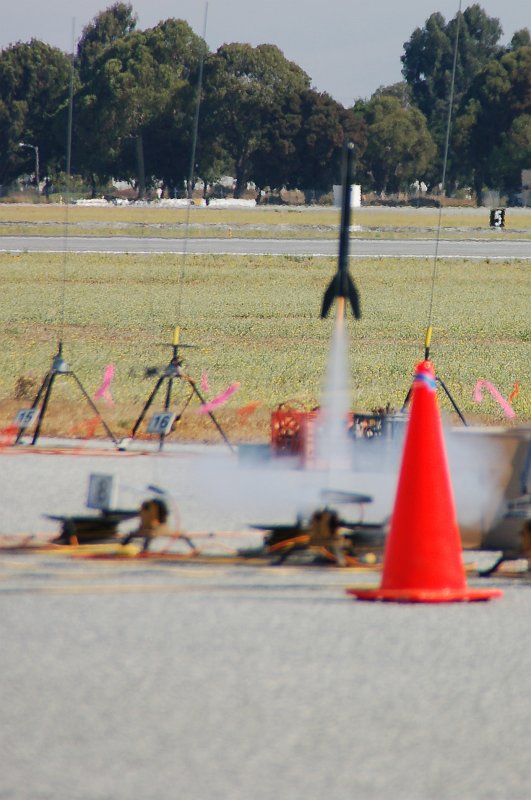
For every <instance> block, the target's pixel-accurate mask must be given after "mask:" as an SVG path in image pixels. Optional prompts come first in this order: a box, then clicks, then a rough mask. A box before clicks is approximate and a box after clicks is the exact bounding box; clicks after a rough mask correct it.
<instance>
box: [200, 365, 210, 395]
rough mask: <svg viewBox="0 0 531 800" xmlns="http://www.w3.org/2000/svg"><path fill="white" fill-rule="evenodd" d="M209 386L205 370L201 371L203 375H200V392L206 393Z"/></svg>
mask: <svg viewBox="0 0 531 800" xmlns="http://www.w3.org/2000/svg"><path fill="white" fill-rule="evenodd" d="M209 389H210V386H209V385H208V375H207V374H206V372H205V370H203V374H202V375H201V391H202V392H208V390H209Z"/></svg>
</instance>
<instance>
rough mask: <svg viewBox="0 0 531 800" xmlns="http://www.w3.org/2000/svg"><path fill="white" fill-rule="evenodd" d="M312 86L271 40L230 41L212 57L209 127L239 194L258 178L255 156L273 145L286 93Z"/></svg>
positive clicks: (207, 75) (206, 113) (207, 67)
mask: <svg viewBox="0 0 531 800" xmlns="http://www.w3.org/2000/svg"><path fill="white" fill-rule="evenodd" d="M309 86H310V78H309V77H308V75H307V74H306V73H305V72H304V70H302V69H301V67H299V66H298V65H297V64H295V63H293V62H292V61H288V59H286V58H285V56H284V55H283V53H282V52H281V50H279V49H278V47H275V46H274V45H271V44H262V45H258V46H257V47H251V46H250V45H248V44H226V45H223V46H222V47H220V48H219V49H218V50H217V52H216V53H215V54H214V55H213V56H212V57H211V58H210V59H208V61H207V63H206V64H205V103H204V110H203V119H204V120H205V130H206V127H207V126H208V128H209V129H210V132H211V133H210V135H211V136H213V135H215V136H216V138H217V140H218V143H219V144H220V145H221V146H222V148H223V150H224V151H225V153H226V154H227V155H228V156H229V157H230V158H231V159H232V161H233V163H234V173H235V178H236V186H237V188H236V194H237V196H239V195H240V194H241V193H242V192H243V191H244V189H245V187H246V184H247V182H248V181H249V180H250V179H251V178H252V177H253V159H254V158H255V157H257V154H258V153H259V152H260V151H262V152H264V151H265V152H267V149H268V147H270V145H271V126H272V125H276V124H277V121H278V120H279V119H280V118H281V117H282V108H283V107H284V108H286V103H287V102H288V101H287V98H288V97H290V96H292V95H294V94H296V93H297V92H303V91H304V90H306V89H308V88H309ZM284 116H285V115H284ZM284 121H285V120H284ZM287 133H288V132H285V134H284V135H287ZM279 135H280V136H281V137H282V135H283V134H282V132H281V131H280V130H279ZM288 138H289V137H288ZM284 141H285V142H286V143H287V142H288V139H287V138H285V139H284Z"/></svg>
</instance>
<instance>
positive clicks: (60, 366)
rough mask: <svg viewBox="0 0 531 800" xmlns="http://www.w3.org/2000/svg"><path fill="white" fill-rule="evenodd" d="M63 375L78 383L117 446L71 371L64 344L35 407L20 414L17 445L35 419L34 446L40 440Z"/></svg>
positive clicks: (106, 426)
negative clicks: (53, 395) (52, 399)
mask: <svg viewBox="0 0 531 800" xmlns="http://www.w3.org/2000/svg"><path fill="white" fill-rule="evenodd" d="M61 375H66V376H70V377H71V378H73V379H74V381H75V382H76V383H77V385H78V387H79V389H80V391H81V394H82V395H83V397H84V398H85V400H86V401H87V403H88V404H89V406H90V407H91V409H92V410H93V411H94V414H95V415H96V416H97V417H98V419H99V420H100V422H101V424H102V425H103V427H104V428H105V431H106V433H107V435H108V436H109V437H110V439H112V441H113V443H114V444H115V445H117V444H118V440H117V439H116V437H115V436H114V434H113V432H112V431H111V429H110V428H109V426H108V425H107V423H106V422H105V420H104V419H103V417H102V416H101V414H100V412H99V410H98V408H97V406H96V404H95V403H94V401H93V400H92V398H91V397H90V395H89V394H88V393H87V391H86V390H85V387H84V386H83V384H82V383H81V381H80V380H79V378H78V377H77V375H76V373H75V372H74V371H73V370H71V369H70V367H69V366H68V364H67V363H66V361H65V360H64V358H63V343H62V342H59V347H58V350H57V354H56V355H55V356H54V358H53V361H52V366H51V368H50V369H49V370H48V372H47V373H46V375H45V376H44V380H43V382H42V384H41V386H40V388H39V391H38V392H37V395H36V397H35V400H34V401H33V405H32V406H31V408H30V409H29V410H27V411H22V412H20V414H19V417H18V420H19V425H20V427H19V431H18V434H17V438H16V439H15V444H18V443H19V442H20V440H21V438H22V436H23V435H24V433H25V432H26V430H27V429H28V428H30V427H31V425H32V424H33V421H34V420H35V418H37V424H36V425H35V431H34V433H33V439H32V441H31V444H32V445H34V444H35V443H36V442H37V439H38V438H39V434H40V432H41V425H42V423H43V420H44V417H45V415H46V411H47V409H48V403H49V402H50V397H51V394H52V389H53V386H54V382H55V379H56V378H57V377H59V376H61Z"/></svg>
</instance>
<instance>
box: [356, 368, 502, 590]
mask: <svg viewBox="0 0 531 800" xmlns="http://www.w3.org/2000/svg"><path fill="white" fill-rule="evenodd" d="M436 388H437V383H436V379H435V372H434V369H433V365H432V363H431V362H430V361H423V362H421V363H420V364H418V365H417V368H416V370H415V379H414V382H413V392H412V403H411V415H410V419H409V424H408V427H407V432H406V439H405V443H404V451H403V454H402V463H401V466H400V475H399V480H398V488H397V494H396V499H395V505H394V509H393V514H392V518H391V529H390V531H389V536H388V538H387V542H386V547H385V554H384V565H383V574H382V582H381V586H380V588H376V589H363V588H361V587H360V588H355V587H353V588H349V589H347V593H348V594H351V595H354V596H355V597H357V598H358V599H360V600H390V601H395V602H405V603H445V602H456V601H472V600H489V599H490V598H492V597H500V596H501V595H502V594H503V592H502V591H501V590H499V589H469V588H468V587H467V585H466V579H465V569H464V566H463V560H462V554H461V538H460V535H459V528H458V525H457V516H456V512H455V505H454V499H453V491H452V485H451V481H450V472H449V469H448V461H447V457H446V449H445V445H444V438H443V430H442V424H441V418H440V413H439V406H438V402H437V394H436Z"/></svg>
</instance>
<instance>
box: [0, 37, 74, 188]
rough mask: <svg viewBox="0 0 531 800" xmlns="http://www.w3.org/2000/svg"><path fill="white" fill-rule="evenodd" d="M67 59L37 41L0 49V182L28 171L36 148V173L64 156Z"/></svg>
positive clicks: (31, 167)
mask: <svg viewBox="0 0 531 800" xmlns="http://www.w3.org/2000/svg"><path fill="white" fill-rule="evenodd" d="M70 74H71V64H70V59H69V58H68V57H67V56H66V55H65V54H64V53H62V52H61V50H59V49H57V48H56V47H51V46H50V45H48V44H45V43H44V42H41V41H39V40H37V39H32V40H31V41H30V42H28V43H22V42H19V43H17V44H14V45H12V46H10V47H8V48H6V49H5V50H3V51H2V52H1V53H0V183H7V182H9V181H11V180H13V179H14V178H16V177H17V176H18V175H21V174H22V173H24V172H33V167H34V164H35V159H34V156H33V153H32V151H30V150H28V149H27V148H20V147H19V142H21V141H24V142H27V143H28V144H32V145H34V146H35V147H38V148H39V157H40V162H41V170H40V173H41V175H45V174H46V171H47V169H48V168H49V166H50V165H52V164H53V163H55V162H57V161H58V160H60V159H61V158H63V157H64V154H65V152H66V127H64V126H61V125H59V124H58V120H60V119H61V112H62V111H63V110H64V108H65V105H66V104H67V103H68V94H69V86H70Z"/></svg>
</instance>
